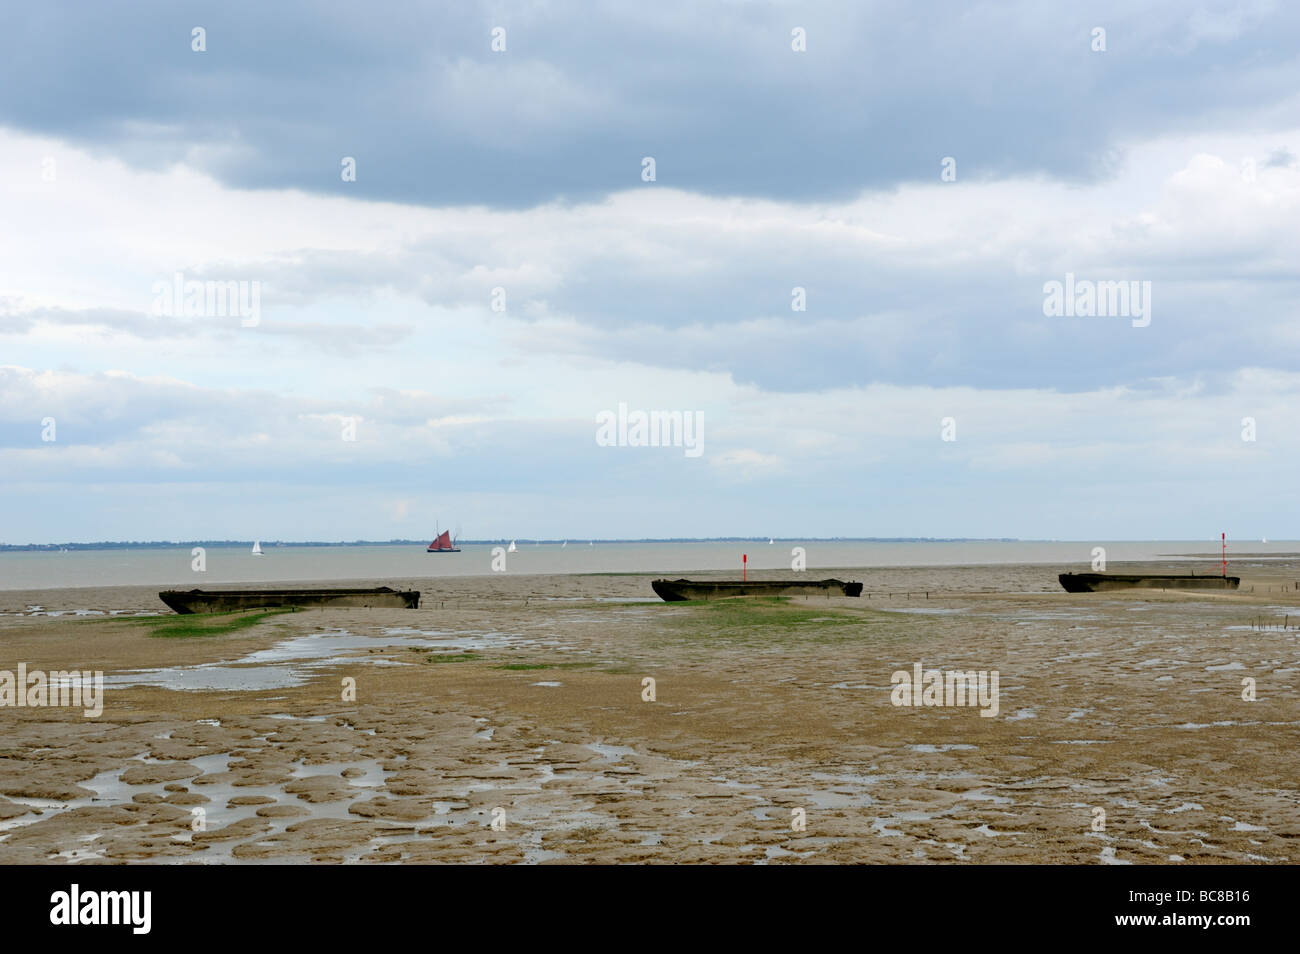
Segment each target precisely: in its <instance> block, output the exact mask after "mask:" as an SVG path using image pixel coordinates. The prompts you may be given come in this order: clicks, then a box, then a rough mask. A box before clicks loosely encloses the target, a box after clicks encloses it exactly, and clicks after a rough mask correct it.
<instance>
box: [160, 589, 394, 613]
mask: <svg viewBox="0 0 1300 954" xmlns="http://www.w3.org/2000/svg"><path fill="white" fill-rule="evenodd" d="M158 598H159V599H160V600H162V601H163V602H164V603H166V604H167V605H168V606H170V607H171V608H172V609H174V610H175V611H176V612H178V613H230V612H233V611H235V610H246V609H266V608H269V607H277V606H294V607H300V608H303V609H307V608H315V607H320V606H359V607H393V608H396V609H415V608H416V607H418V606H419V605H420V594H419V592H418V591H415V590H406V591H398V590H394V589H390V588H389V587H387V586H381V587H377V588H375V589H338V590H163V591H162V592H161V593H159V594H158Z"/></svg>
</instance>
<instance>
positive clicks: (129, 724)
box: [0, 561, 1300, 864]
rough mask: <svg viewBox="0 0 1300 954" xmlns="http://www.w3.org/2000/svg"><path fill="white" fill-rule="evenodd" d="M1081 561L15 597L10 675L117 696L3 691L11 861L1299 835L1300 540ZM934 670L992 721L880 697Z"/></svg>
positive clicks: (1136, 847) (947, 857)
mask: <svg viewBox="0 0 1300 954" xmlns="http://www.w3.org/2000/svg"><path fill="white" fill-rule="evenodd" d="M1110 569H1111V570H1112V571H1114V572H1130V571H1132V569H1134V568H1133V567H1131V566H1120V565H1113V566H1112V567H1110ZM1144 569H1152V570H1155V569H1157V567H1154V566H1151V567H1145V568H1144ZM1162 569H1164V571H1165V572H1169V571H1173V572H1179V571H1180V570H1179V569H1178V568H1177V567H1164V568H1162ZM1184 569H1185V568H1184ZM1056 572H1057V568H1054V567H1043V566H996V567H958V568H938V567H926V568H915V569H906V568H904V569H894V570H884V571H882V570H870V571H853V570H827V571H824V572H823V571H817V575H819V576H821V575H826V576H838V577H840V578H841V579H860V580H863V581H864V583H865V584H866V594H864V598H863V599H857V600H855V599H845V598H839V599H811V600H806V601H805V600H798V599H794V600H790V601H788V602H782V603H779V604H773V603H766V602H752V601H742V604H743V605H741V606H737V605H736V604H735V602H734V601H733V602H728V603H720V604H713V605H707V606H701V605H696V604H686V605H680V604H679V605H671V604H664V603H662V602H659V601H658V600H656V599H653V594H652V593H651V591H650V587H649V580H650V579H651V578H650V577H649V576H644V575H610V576H546V577H524V576H506V575H497V576H492V577H481V578H457V579H442V580H437V581H432V580H430V581H422V584H423V585H421V587H420V588H421V589H422V590H423V592H424V599H423V602H422V605H421V608H420V609H418V610H399V609H393V610H365V609H336V610H311V611H305V612H298V613H291V614H282V615H276V616H272V617H269V618H267V619H266V620H264V621H263V622H261V623H259V624H258V625H257V626H255V627H253V628H251V629H247V630H243V631H240V632H235V633H231V634H229V635H220V636H203V637H192V638H185V639H177V638H158V637H155V636H153V635H151V633H152V632H153V626H152V625H151V624H149V623H147V622H145V623H141V622H139V621H136V620H120V619H112V618H108V617H106V616H76V615H72V614H74V613H75V612H76V611H82V612H86V611H98V612H100V613H105V614H107V613H110V612H114V611H116V612H118V613H120V614H130V613H140V612H150V613H152V612H157V613H160V614H162V613H165V612H166V609H165V607H163V606H162V604H161V603H160V602H159V601H158V599H157V588H143V587H112V588H102V589H67V590H42V591H25V592H18V591H0V614H3V615H0V669H7V670H16V668H17V666H18V664H19V663H20V662H23V663H26V664H27V667H28V669H29V670H34V669H44V670H66V669H89V670H103V671H104V673H105V678H106V681H107V682H108V683H109V687H108V688H107V690H106V695H105V704H104V711H103V714H102V715H101V716H99V717H98V718H86V717H84V716H83V714H82V712H81V710H80V709H69V708H17V707H4V708H0V729H2V730H3V742H0V862H4V863H10V864H12V863H31V862H38V863H39V862H56V863H61V862H92V863H93V862H98V863H105V862H110V863H111V862H139V861H151V862H168V863H195V862H200V863H213V862H224V863H245V862H249V863H255V862H275V863H285V862H335V863H340V862H345V861H347V862H355V861H361V862H435V861H437V862H467V863H518V862H548V861H550V862H651V863H688V862H760V863H761V862H770V863H789V862H800V861H802V862H870V863H900V862H905V863H920V862H974V863H1005V862H1036V863H1045V862H1057V863H1118V864H1124V863H1137V864H1150V863H1179V862H1184V861H1185V862H1188V863H1206V862H1209V863H1215V862H1223V863H1241V862H1259V863H1266V862H1289V863H1294V862H1295V861H1296V860H1297V858H1298V857H1300V850H1298V848H1297V838H1300V795H1297V792H1296V759H1295V752H1296V750H1297V743H1298V742H1300V705H1297V703H1298V702H1300V692H1297V683H1298V682H1300V679H1298V677H1300V650H1298V648H1297V644H1298V641H1300V629H1297V628H1295V627H1300V590H1296V589H1295V585H1294V584H1295V581H1296V580H1300V561H1295V562H1289V561H1268V562H1261V563H1260V564H1258V565H1257V566H1237V567H1235V568H1234V570H1233V572H1235V573H1238V574H1240V575H1241V576H1242V577H1243V590H1242V591H1240V592H1237V593H1232V594H1219V593H1188V592H1184V593H1161V592H1153V591H1145V590H1144V591H1130V592H1117V593H1101V594H1067V593H1064V592H1062V591H1061V590H1060V588H1059V586H1058V585H1057V583H1056V578H1055V574H1056ZM700 576H703V575H702V574H701V575H700ZM340 582H347V583H349V584H350V585H358V586H368V585H383V584H384V582H385V581H382V580H377V581H340ZM1252 588H1253V589H1252ZM927 591H928V592H929V597H928V598H927V597H926V593H927ZM34 607H39V609H34ZM51 613H56V614H63V615H49V614H51ZM1288 615H1289V616H1290V617H1291V619H1290V624H1291V626H1292V627H1293V628H1292V629H1290V630H1287V629H1284V628H1282V626H1283V625H1284V620H1285V619H1286V617H1287V616H1288ZM171 618H173V619H174V617H171ZM1258 620H1265V621H1266V622H1267V623H1268V624H1270V625H1271V626H1272V627H1273V628H1268V629H1261V628H1252V623H1254V622H1256V621H1258ZM917 663H919V664H921V665H922V666H923V667H924V668H926V669H930V668H938V669H945V670H950V669H963V670H997V671H998V673H999V675H1000V705H999V712H998V715H997V716H996V717H995V718H983V717H981V716H980V712H979V709H978V708H974V707H900V706H895V705H893V704H891V698H890V689H891V683H890V677H891V674H892V673H893V672H895V671H897V670H906V671H911V670H912V668H913V666H914V664H917ZM647 677H649V678H653V679H654V680H655V701H653V702H649V701H644V700H643V692H644V689H643V680H644V679H645V678H647ZM1247 677H1249V678H1252V679H1254V680H1255V681H1256V692H1257V699H1256V700H1255V701H1245V700H1243V698H1242V691H1243V683H1242V680H1243V679H1244V678H1247ZM349 679H350V680H355V686H356V698H355V701H353V700H347V701H345V700H344V699H343V694H344V684H345V680H349ZM195 809H200V810H201V814H200V813H196V812H195ZM1096 809H1102V810H1104V813H1105V816H1104V820H1105V823H1104V829H1103V830H1096V828H1097V822H1098V818H1099V816H1098V814H1097V812H1096V811H1095V810H1096ZM800 817H802V818H803V819H805V820H806V827H804V829H803V830H796V828H797V826H796V825H795V824H794V822H796V821H797V820H798V819H799V818H800ZM200 819H201V824H198V823H197V821H196V820H200ZM494 819H495V821H496V823H497V828H494V827H493V825H492V823H493V821H494ZM196 827H197V828H199V829H200V830H195V829H196Z"/></svg>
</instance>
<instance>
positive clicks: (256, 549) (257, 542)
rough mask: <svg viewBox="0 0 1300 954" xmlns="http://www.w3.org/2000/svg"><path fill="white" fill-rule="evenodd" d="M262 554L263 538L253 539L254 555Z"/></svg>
mask: <svg viewBox="0 0 1300 954" xmlns="http://www.w3.org/2000/svg"><path fill="white" fill-rule="evenodd" d="M261 555H262V541H261V540H254V541H253V556H261Z"/></svg>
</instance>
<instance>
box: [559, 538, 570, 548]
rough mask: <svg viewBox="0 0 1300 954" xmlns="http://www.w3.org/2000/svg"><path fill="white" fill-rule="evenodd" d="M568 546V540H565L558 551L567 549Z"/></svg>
mask: <svg viewBox="0 0 1300 954" xmlns="http://www.w3.org/2000/svg"><path fill="white" fill-rule="evenodd" d="M568 545H569V541H568V540H565V541H564V542H563V543H561V544H560V549H561V550H563V549H564V548H565V547H567V546H568Z"/></svg>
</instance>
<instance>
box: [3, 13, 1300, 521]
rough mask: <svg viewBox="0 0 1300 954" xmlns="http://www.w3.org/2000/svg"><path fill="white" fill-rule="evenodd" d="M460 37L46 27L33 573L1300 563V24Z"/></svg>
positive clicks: (11, 326)
mask: <svg viewBox="0 0 1300 954" xmlns="http://www.w3.org/2000/svg"><path fill="white" fill-rule="evenodd" d="M413 6H414V5H410V4H405V3H384V2H377V3H369V4H365V5H356V4H352V3H346V4H345V3H328V2H326V3H313V4H297V3H291V2H283V3H276V4H264V3H245V2H228V3H222V4H219V5H216V4H212V5H209V4H200V3H189V4H177V3H175V2H174V0H169V2H147V0H146V2H136V3H132V4H129V5H92V6H86V5H83V4H79V3H66V2H51V3H46V4H39V5H28V6H27V7H26V8H24V9H22V10H18V11H14V12H13V13H12V14H11V16H10V18H9V21H8V25H7V28H6V30H5V31H4V33H3V35H0V542H2V543H10V544H14V543H31V542H38V543H39V542H62V541H92V540H155V539H167V540H191V539H214V538H215V539H244V538H247V539H253V538H261V539H265V540H275V539H287V540H306V539H313V540H352V539H377V540H382V539H389V538H420V537H423V536H431V534H432V530H433V528H434V526H435V524H437V525H440V526H442V527H453V528H456V527H459V528H461V530H462V532H463V534H464V535H465V536H466V537H468V538H475V539H491V538H514V537H517V538H521V539H523V538H534V537H541V538H557V539H559V538H592V539H599V538H606V539H608V538H637V537H711V536H729V535H738V536H767V535H772V536H785V537H796V536H807V537H833V536H846V537H861V536H877V537H899V536H914V537H924V536H933V537H1021V538H1026V539H1072V540H1085V541H1086V540H1108V539H1109V540H1119V539H1179V540H1201V539H1204V540H1211V539H1217V538H1218V535H1219V533H1220V532H1223V531H1226V532H1227V533H1228V534H1229V537H1230V538H1236V539H1258V538H1263V537H1268V538H1270V539H1297V538H1300V512H1298V509H1297V506H1296V503H1297V491H1296V489H1295V486H1296V481H1295V479H1294V475H1295V474H1296V473H1297V470H1298V467H1297V465H1300V420H1297V417H1296V414H1295V408H1296V406H1297V398H1300V360H1298V359H1300V321H1298V320H1297V319H1298V318H1300V314H1297V310H1298V309H1297V305H1296V302H1297V300H1300V298H1298V295H1297V292H1300V267H1298V266H1300V158H1298V154H1300V52H1298V51H1300V7H1297V6H1296V5H1295V4H1288V3H1280V2H1279V3H1273V2H1252V0H1238V2H1233V3H1218V2H1198V0H1178V2H1163V0H1154V2H1148V3H1141V4H1134V3H1132V2H1131V0H1128V2H1113V3H1112V2H1098V3H1093V4H1089V5H1087V8H1086V10H1085V9H1071V8H1069V7H1067V5H1065V4H1054V3H1042V2H1041V0H1039V2H1023V3H1022V2H999V3H982V2H968V3H944V2H924V0H921V2H918V0H909V2H869V3H854V4H847V3H817V2H812V3H797V4H795V3H767V2H700V0H692V2H681V3H678V2H674V0H665V2H658V3H655V4H650V5H636V4H627V3H613V2H610V3H601V2H596V3H582V4H578V3H546V2H533V3H474V2H465V3H455V4H451V3H445V4H444V3H439V4H428V5H421V7H420V9H412V7H413ZM494 47H495V48H494ZM647 160H650V161H647ZM186 283H198V285H197V287H198V289H199V294H198V295H197V297H194V298H192V299H190V297H189V292H188V291H187V286H186ZM227 283H235V284H234V285H228V284H227ZM1052 283H1059V287H1060V288H1061V289H1069V291H1068V292H1066V294H1067V295H1069V296H1070V297H1071V303H1070V304H1071V306H1072V307H1071V308H1070V309H1069V313H1065V314H1061V313H1059V312H1053V311H1052V309H1051V308H1050V307H1049V305H1048V298H1049V294H1050V293H1049V289H1050V288H1051V286H1052ZM1121 283H1122V284H1121ZM178 284H179V287H180V288H181V290H182V295H181V296H180V298H179V299H178V300H173V299H174V297H175V296H173V295H172V294H171V292H170V290H171V289H172V288H173V287H175V286H176V285H178ZM209 285H210V286H211V288H213V289H216V288H218V286H219V287H220V290H221V291H222V292H223V293H224V292H225V291H226V290H227V289H229V290H231V291H232V292H234V293H235V294H234V296H233V298H232V299H231V301H230V302H229V305H230V307H223V302H222V300H221V299H220V298H218V297H215V296H214V297H212V298H211V299H209V297H208V295H207V291H208V289H209ZM193 287H194V286H193V285H191V286H190V289H191V290H192V288H193ZM1120 289H1122V290H1123V291H1124V292H1126V293H1128V295H1127V300H1125V299H1121V298H1119V297H1118V296H1119V290H1120ZM1094 290H1097V291H1098V292H1099V293H1098V294H1097V295H1096V296H1095V297H1094V296H1093V294H1092V292H1093V291H1094ZM1103 290H1105V291H1104V292H1103ZM241 295H242V298H241V297H240V296H241ZM1076 296H1083V297H1076ZM236 305H242V306H244V307H243V308H242V309H240V308H238V307H234V306H236ZM1076 305H1077V308H1076V307H1073V306H1076ZM620 408H622V411H621V413H622V416H623V419H624V421H625V422H627V424H628V426H625V427H623V428H621V429H620V428H619V427H617V426H615V427H613V428H612V429H611V428H608V427H607V428H605V429H604V431H603V432H602V429H601V426H600V424H599V422H600V421H602V420H604V421H610V420H617V419H618V417H619V415H620ZM651 414H654V415H655V416H656V419H658V418H661V417H666V416H671V415H674V414H675V415H677V420H678V421H681V422H684V423H686V424H689V425H690V429H689V432H688V437H689V440H683V439H682V437H683V435H682V431H681V430H674V431H671V432H669V433H665V434H657V435H654V436H657V437H658V438H660V439H658V440H654V441H650V440H649V438H650V437H651V435H650V434H649V433H648V432H644V431H641V430H639V429H638V427H637V426H636V423H637V419H638V416H639V415H645V417H646V418H649V416H650V415H651ZM642 438H644V439H642ZM647 443H652V444H654V445H658V446H644V445H645V444H647Z"/></svg>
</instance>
